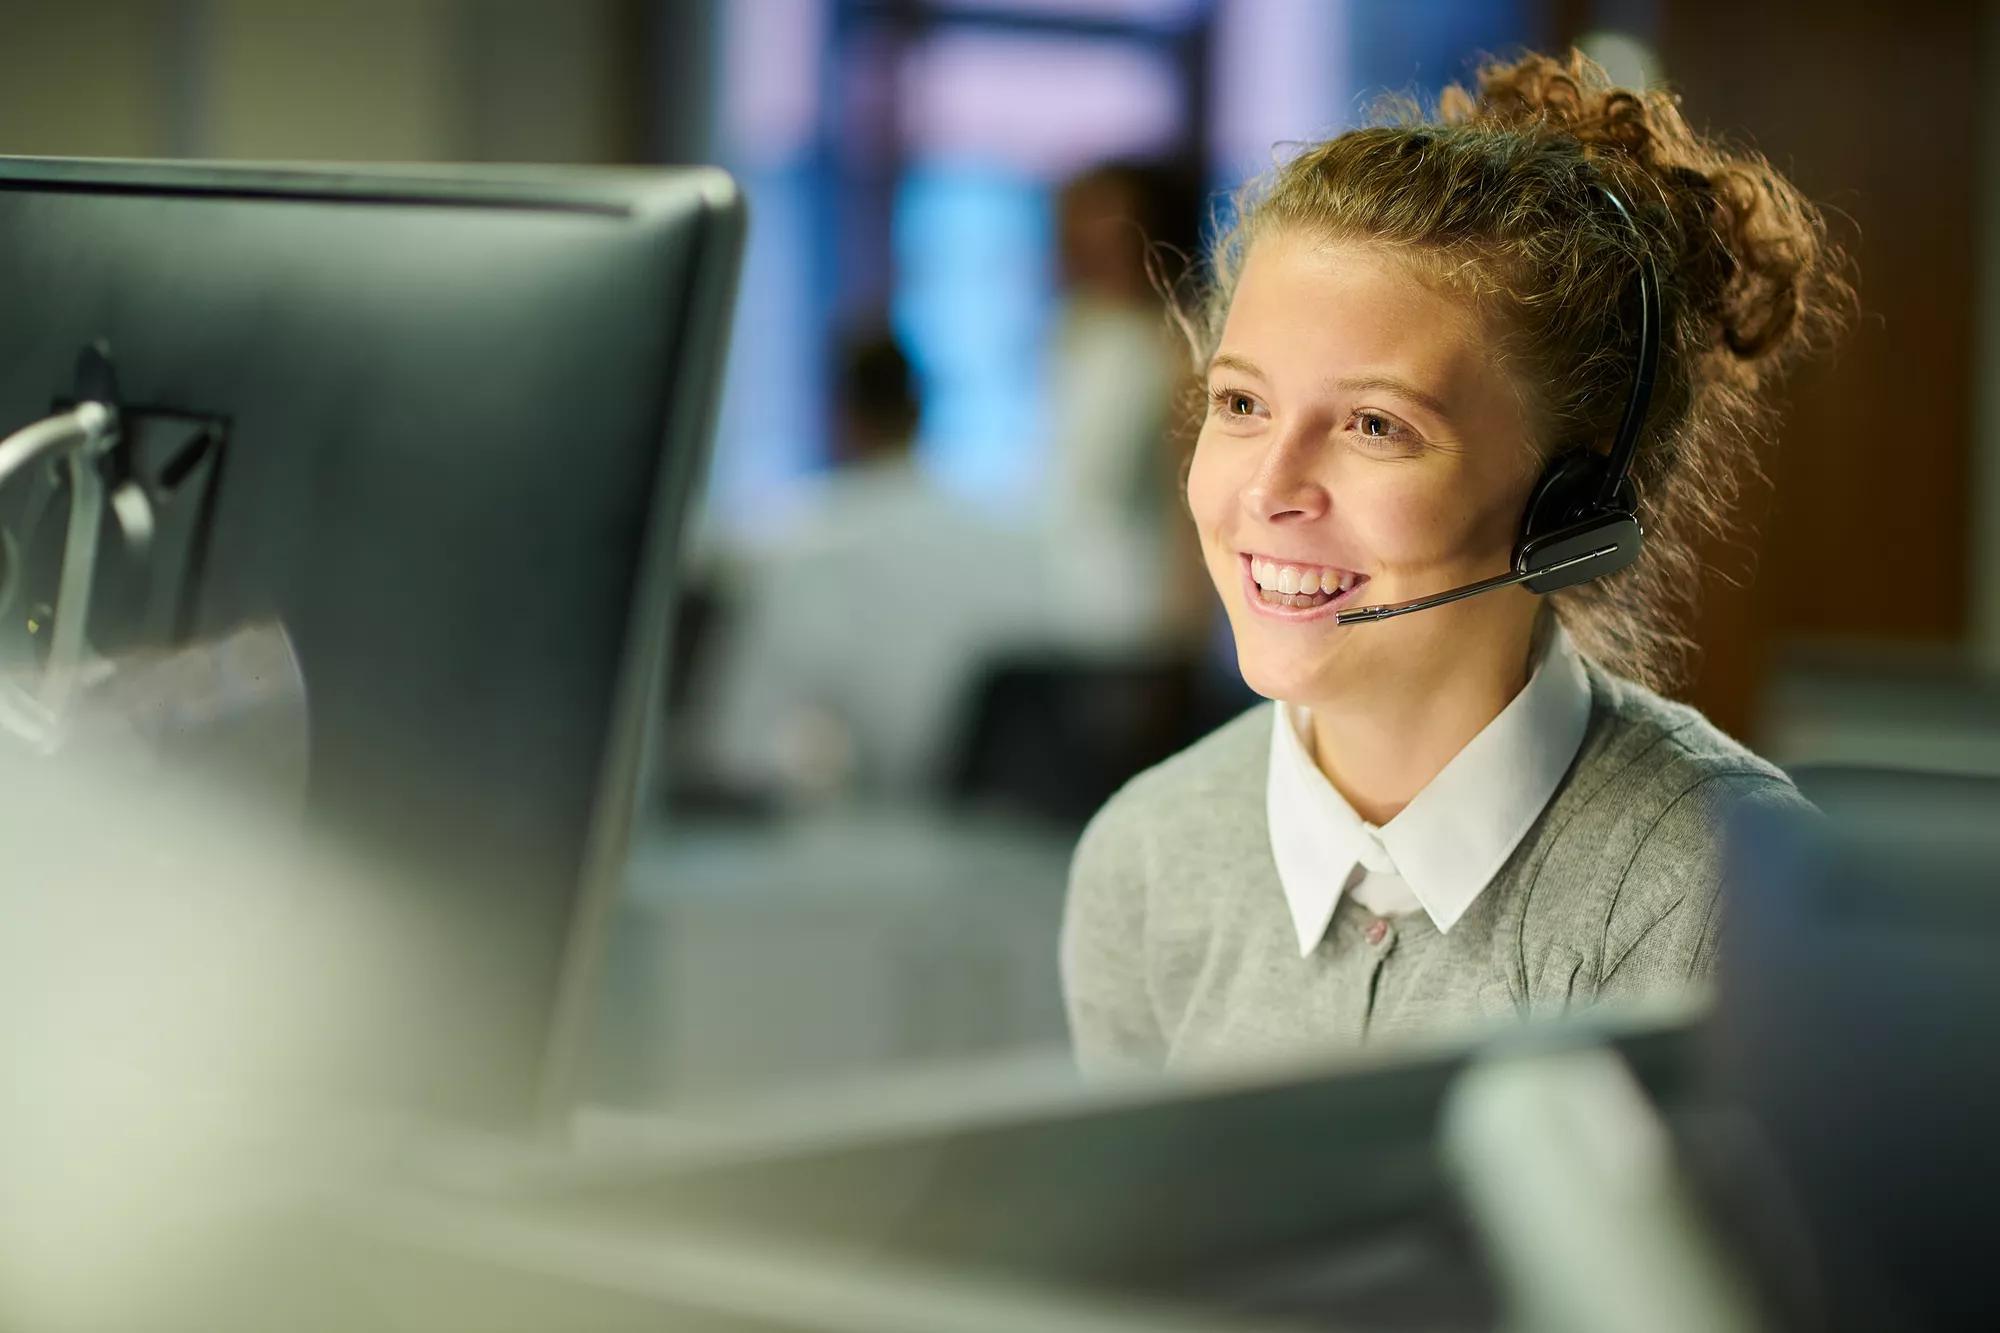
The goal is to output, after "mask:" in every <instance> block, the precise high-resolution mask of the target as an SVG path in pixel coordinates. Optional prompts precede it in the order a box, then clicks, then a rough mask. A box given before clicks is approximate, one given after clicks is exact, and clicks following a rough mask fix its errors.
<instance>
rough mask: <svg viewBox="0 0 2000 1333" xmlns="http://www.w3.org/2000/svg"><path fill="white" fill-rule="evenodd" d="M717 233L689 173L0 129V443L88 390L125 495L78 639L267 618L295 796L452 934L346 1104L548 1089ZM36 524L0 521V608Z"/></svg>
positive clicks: (19, 589)
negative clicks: (285, 152)
mask: <svg viewBox="0 0 2000 1333" xmlns="http://www.w3.org/2000/svg"><path fill="white" fill-rule="evenodd" d="M743 230H744V214H743V208H742V205H741V202H740V198H739V196H738V194H737V192H736V190H735V188H734V186H733V184H732V183H731V181H730V180H729V178H728V177H727V176H726V175H724V174H723V173H721V172H720V171H716V170H710V169H688V170H639V169H632V170H610V169H603V170H600V169H588V170H583V169H578V170H567V169H543V168H487V167H478V168H450V167H408V168H401V167H398V168H379V167H339V166H319V167H304V166H247V165H234V166H232V165H217V164H194V163H183V164H169V163H151V162H118V161H53V160H32V159H21V158H0V436H5V435H7V434H9V433H10V432H14V431H16V430H18V429H19V428H21V427H24V426H27V425H29V424H30V423H32V422H35V421H37V420H40V419H45V418H48V417H49V416H50V414H52V413H54V412H58V411H60V410H61V409H63V408H65V407H66V406H68V405H71V404H73V403H75V402H77V401H79V400H83V399H94V398H100V397H110V398H113V399H115V401H114V402H113V403H112V404H111V405H112V406H113V407H114V408H115V409H116V411H117V417H118V427H119V437H118V443H117V446H116V448H115V449H112V450H111V451H110V452H108V453H106V454H104V455H103V457H102V458H101V459H100V460H98V464H97V467H98V472H97V475H96V478H95V480H93V482H92V484H93V485H96V484H97V483H98V482H100V481H101V482H102V484H103V488H104V493H105V496H106V504H107V505H108V506H110V505H113V502H114V501H115V500H116V499H118V497H120V496H121V495H122V496H124V497H125V498H126V499H130V498H131V497H132V496H133V495H134V494H135V493H136V494H137V495H139V496H140V497H141V499H143V500H144V501H145V502H146V507H148V509H149V512H148V513H147V514H145V515H144V516H143V524H142V526H143V525H150V526H149V527H148V529H147V531H148V542H149V543H150V544H149V545H147V547H146V550H145V552H144V556H143V558H141V559H138V560H136V561H133V560H127V561H126V562H125V564H124V565H123V566H121V565H119V563H118V561H116V560H111V559H107V560H106V561H104V562H103V563H102V567H101V569H100V571H99V572H100V573H101V574H102V576H103V579H104V580H105V581H107V582H115V581H116V579H117V578H119V577H124V578H125V579H126V580H127V582H128V583H130V582H132V581H133V580H137V582H138V584H140V585H142V586H140V587H139V589H138V591H137V592H134V590H133V589H132V588H131V587H127V588H125V589H123V590H122V591H121V590H120V589H117V588H105V589H103V590H101V592H102V595H101V596H100V597H99V598H98V599H97V600H96V602H95V603H94V604H93V609H92V614H91V616H90V621H89V626H88V635H89V637H90V638H91V639H92V640H94V641H96V642H97V646H98V648H99V649H100V650H101V651H104V652H112V651H114V650H121V651H131V650H136V649H141V648H145V647H148V646H161V645H163V644H172V643H188V642H198V641H204V640H212V639H215V638H218V637H221V636H225V635H227V634H228V633H230V632H231V631H232V630H233V629H235V628H237V627H240V626H243V625H247V624H254V623H267V624H276V625H279V626H281V627H282V630H283V633H284V634H285V635H286V636H287V637H288V638H289V641H290V643H291V645H292V646H293V648H294V650H295V652H296V657H297V662H298V668H299V671H300V673H301V675H302V677H303V681H304V687H305V691H304V692H305V698H306V702H307V713H308V717H307V721H308V725H309V757H308V760H307V769H306V803H307V811H308V813H309V816H310V820H311V822H312V824H313V825H314V826H315V827H316V828H318V829H320V830H323V831H326V832H328V833H329V834H331V835H332V836H334V837H337V838H338V839H340V840H341V841H342V842H343V844H344V845H347V846H351V847H354V848H357V849H362V851H361V853H360V854H363V855H366V856H370V857H376V858H379V860H380V863H381V864H382V865H384V866H386V867H392V868H393V870H394V878H395V880H396V882H397V883H399V884H407V885H411V886H414V887H412V888H411V890H410V891H411V892H414V893H418V894H422V895H425V896H426V899H427V901H426V902H425V903H423V904H421V905H420V910H419V911H418V912H417V913H416V917H417V918H420V919H424V920H429V921H432V922H436V923H441V924H440V933H441V935H443V936H445V937H448V938H449V939H450V941H451V945H452V947H450V948H449V949H446V950H442V951H439V952H438V954H437V955H435V957H434V958H433V959H432V960H431V961H430V962H427V963H426V964H425V966H424V967H422V968H416V969H412V971H413V972H415V971H421V972H423V973H424V975H406V976H400V977H395V978H391V979H389V981H388V985H389V986H390V988H391V989H392V990H394V991H395V992H396V994H397V995H398V997H399V998H398V999H397V1000H396V1002H395V1003H394V1004H393V1005H391V1006H389V1011H390V1013H391V1014H392V1020H391V1021H393V1022H394V1023H396V1024H398V1025H404V1026H407V1028H409V1029H411V1030H421V1031H422V1033H423V1040H421V1041H418V1042H415V1043H410V1042H405V1041H400V1040H394V1041H392V1040H390V1038H391V1037H392V1036H394V1037H397V1038H402V1037H406V1036H408V1033H407V1032H404V1033H396V1034H391V1033H388V1032H384V1033H383V1034H382V1036H383V1038H384V1041H383V1046H384V1048H385V1050H386V1049H388V1048H391V1047H394V1048H395V1049H396V1052H397V1053H396V1054H395V1056H394V1057H393V1061H392V1063H393V1064H394V1065H395V1067H393V1068H379V1069H375V1070H372V1071H370V1077H371V1079H373V1080H374V1082H373V1083H372V1085H371V1088H370V1090H369V1094H370V1096H371V1097H373V1096H379V1095H387V1096H389V1097H390V1098H391V1099H392V1100H394V1101H395V1102H397V1103H398V1104H400V1105H403V1106H408V1107H412V1108H416V1109H420V1110H425V1111H440V1112H444V1113H446V1114H448V1115H451V1116H461V1115H464V1116H474V1117H477V1118H480V1119H489V1118H493V1117H497V1118H499V1119H501V1120H504V1121H517V1120H519V1119H521V1118H523V1117H528V1116H532V1115H533V1114H534V1112H535V1111H536V1110H537V1108H539V1109H542V1110H547V1109H551V1108H554V1107H559V1106H560V1105H561V1104H562V1103H563V1101H564V1100H565V1099H566V1097H567V1095H568V1093H569V1078H570V1074H571V1070H572V1067H573V1065H574V1063H575V1061H576V1058H577V1050H578V1047H579V1044H580V1040H581V1034H582V1032H583V1030H584V1027H585V1025H586V1024H587V1021H588V1017H589V1011H590V1009H591V1007H592V1004H593V1002H594V998H595V994H594V989H593V971H594V969H593V965H592V960H593V957H594V954H595V950H596V943H597V942H596V938H595V937H596V932H597V930H598V929H599V925H600V922H601V920H602V919H603V917H604V915H605V912H606V905H607V900H608V899H609V898H610V896H611V895H612V894H613V893H614V892H615V891H616V889H617V886H618V884H619V880H620V877H621V874H622V871H623V867H624V858H625V852H626V845H627V837H628V832H629V828H630V825H631V823H632V820H633V817H634V808H635V801H636V799H637V795H638V784H639V781H640V774H641V768H642V760H643V750H644V743H645V740H646V735H645V733H646V728H647V719H648V717H649V713H650V710H651V705H652V702H653V698H654V694H655V691H656V689H657V685H658V682H657V674H658V670H659V667H660V663H661V661H662V657H663V650H664V647H665V645H664V638H665V635H666V633H667V625H668V612H669V601H670V595H671V587H672V580H673V572H674V565H675V556H676V551H677V548H678V545H679V538H680V534H681V530H682V527H683V520H684V518H685V517H686V514H687V511H688V505H689V500H690V496H691V495H692V494H693V493H694V492H695V491H696V489H697V487H698V482H699V478H700V477H701V476H702V474H703V471H704V460H705V455H706V450H707V445H708V440H709V435H710V431H711V428H712V420H713V413H714V404H715V399H716V394H717V386H718V383H719V378H720V369H721V364H722V359H723V348H724V343H725V334H726V328H725V326H726V323H727V315H728V310H729V305H730V299H731V294H732V290H733V286H734V280H735V273H736V269H737V263H738V256H739V251H740V246H741V241H742V235H743ZM50 475H52V474H40V476H41V479H42V480H43V481H44V482H47V481H48V479H49V476H50ZM58 480H59V478H58ZM81 484H82V483H81V482H77V483H76V485H77V487H79V488H80V487H81ZM6 489H8V488H7V487H0V500H4V499H5V496H4V491H5V490H6ZM114 507H115V506H114ZM7 512H11V511H7ZM93 521H98V520H96V519H93ZM132 522H133V520H132V519H131V516H130V515H129V514H127V513H126V512H125V511H123V510H119V511H118V512H115V513H107V514H106V515H104V516H102V524H103V527H104V533H105V535H104V536H103V538H102V539H101V546H102V548H103V550H104V551H105V552H106V553H109V552H111V550H112V548H114V547H117V546H118V545H119V542H118V536H119V526H118V525H119V524H121V523H125V524H127V525H128V526H127V530H126V531H125V533H124V535H125V536H126V537H127V538H131V537H132V535H133V534H132V531H131V530H130V527H131V523H132ZM54 527H55V528H56V529H60V528H61V527H62V525H61V524H60V523H57V524H55V525H54ZM128 544H129V543H128ZM60 546H61V543H60V542H56V543H54V544H53V547H52V546H51V543H49V542H45V541H39V540H33V541H27V542H25V543H16V544H15V545H13V546H11V547H9V549H8V551H7V552H6V554H7V555H8V557H9V566H10V567H9V570H8V573H7V577H6V579H5V580H4V587H5V589H6V593H7V596H6V602H7V604H6V605H5V606H4V609H0V636H5V637H9V638H10V639H12V640H15V641H19V640H21V639H22V638H23V636H32V635H34V634H36V633H41V632H43V631H44V630H45V625H44V624H43V623H41V622H42V621H43V620H44V619H46V617H47V616H48V615H49V613H50V606H49V605H48V604H46V603H45V601H44V600H43V599H42V598H40V597H39V596H38V594H37V592H36V589H37V588H45V587H47V586H51V585H52V584H53V583H54V582H58V581H59V580H58V579H57V576H55V575H54V574H52V573H51V572H50V571H49V570H48V569H47V568H46V567H45V566H46V565H47V562H48V560H49V559H59V558H60V555H61V552H60V550H59V549H56V548H60ZM51 549H55V554H54V555H51V554H50V552H51ZM16 566H20V567H19V568H17V567H16ZM121 569H122V571H123V573H122V574H121V572H120V571H121ZM58 620H60V617H58ZM60 630H61V625H60V624H58V632H60ZM101 928H102V929H103V930H104V931H106V932H109V933H115V932H116V931H117V930H118V929H119V923H118V922H117V921H106V922H103V923H101ZM302 947H304V948H306V949H309V948H310V942H309V941H307V942H304V943H303V946H302ZM242 1003H243V1004H244V1005H245V1006H246V1007H254V1006H255V1005H256V1004H257V1003H258V997H256V996H255V995H245V996H243V997H242Z"/></svg>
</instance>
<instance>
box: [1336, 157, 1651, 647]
mask: <svg viewBox="0 0 2000 1333" xmlns="http://www.w3.org/2000/svg"><path fill="white" fill-rule="evenodd" d="M1592 185H1593V186H1594V188H1595V189H1596V190H1597V191H1598V193H1600V194H1602V195H1603V196H1604V197H1605V198H1606V199H1609V200H1610V201H1611V206H1612V207H1613V208H1615V209H1617V210H1618V216H1619V217H1621V218H1623V219H1624V222H1625V225H1626V226H1627V227H1628V228H1630V229H1631V232H1632V236H1633V238H1634V239H1635V240H1637V241H1638V242H1639V246H1638V257H1639V365H1638V370H1637V372H1636V373H1635V374H1634V375H1633V378H1632V396H1631V398H1630V399H1628V400H1627V401H1626V403H1625V415H1624V418H1623V419H1622V420H1621V421H1620V422H1619V424H1618V436H1617V438H1616V439H1615V440H1614V441H1613V443H1612V446H1611V452H1610V453H1608V454H1598V453H1595V452H1593V451H1592V450H1590V449H1589V448H1587V447H1585V448H1577V449H1571V450H1569V451H1567V452H1565V453H1563V454H1561V455H1559V456H1558V457H1557V458H1555V459H1553V460H1552V461H1551V462H1550V463H1549V466H1548V468H1547V469H1546V470H1545V471H1544V472H1543V473H1542V475H1541V479H1540V480H1538V481H1537V482H1536V483H1535V489H1534V491H1533V492H1532V493H1531V495H1530V498H1529V500H1528V509H1527V512H1526V514H1525V515H1523V517H1522V520H1521V535H1520V538H1519V539H1518V540H1517V541H1516V542H1515V543H1514V567H1513V569H1511V570H1510V571H1508V572H1507V573H1505V574H1499V575H1496V576H1494V577H1493V578H1490V579H1482V580H1481V581H1479V582H1478V583H1467V584H1464V585H1462V586H1460V587H1457V588H1452V589H1449V590H1448V591H1445V592H1441V593H1435V594H1433V595H1431V596H1429V597H1419V598H1417V599H1416V600H1414V601H1408V602H1392V603H1390V604H1388V605H1386V606H1362V607H1356V608H1355V609H1354V610H1352V611H1341V612H1337V613H1336V614H1335V615H1334V618H1333V619H1334V623H1335V624H1337V625H1348V624H1356V623H1359V622H1363V621H1370V620H1387V619H1388V618H1389V617H1390V616H1403V615H1408V614H1409V613H1410V612H1412V611H1427V610H1429V609H1430V608H1431V607H1434V606H1444V605H1446V604H1448V603H1451V602H1458V601H1463V600H1464V599H1465V598H1467V597H1477V596H1478V595H1479V594H1480V593H1482V592H1491V591H1493V590H1494V589H1495V588H1507V587H1512V586H1513V585H1514V584H1517V583H1525V584H1527V585H1528V590H1529V591H1530V592H1536V593H1551V592H1555V591H1556V590H1557V589H1559V588H1569V587H1573V586H1575V585H1576V584H1579V583H1587V582H1589V581H1590V580H1591V579H1601V578H1603V577H1604V576H1605V575H1607V574H1616V573H1617V572H1618V571H1619V570H1621V569H1623V568H1625V567H1626V566H1627V565H1629V564H1631V563H1632V562H1633V561H1635V560H1637V559H1638V558H1639V548H1640V546H1641V545H1642V544H1643V543H1644V540H1645V533H1644V531H1642V530H1641V529H1640V527H1639V518H1638V511H1639V497H1638V492H1637V490H1636V489H1635V488H1634V487H1633V485H1632V476H1631V473H1632V455H1633V453H1634V452H1635V451H1636V450H1637V449H1638V446H1639V432H1640V431H1641V430H1642V429H1644V427H1645V424H1646V405H1647V403H1648V402H1649V401H1651V399H1652V396H1653V377H1654V375H1655V373H1656V372H1657V371H1658V370H1659V366H1660V279H1659V274H1658V273H1657V272H1656V271H1655V270H1654V268H1653V259H1652V256H1651V255H1649V254H1647V253H1646V244H1645V240H1646V238H1645V233H1643V232H1641V231H1640V230H1639V224H1638V222H1636V221H1635V220H1634V219H1633V217H1632V213H1631V210H1630V209H1628V208H1626V207H1625V201H1624V200H1623V199H1621V198H1619V197H1618V194H1617V192H1616V191H1614V190H1613V189H1612V188H1611V187H1610V186H1608V185H1605V184H1603V183H1601V182H1592Z"/></svg>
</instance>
